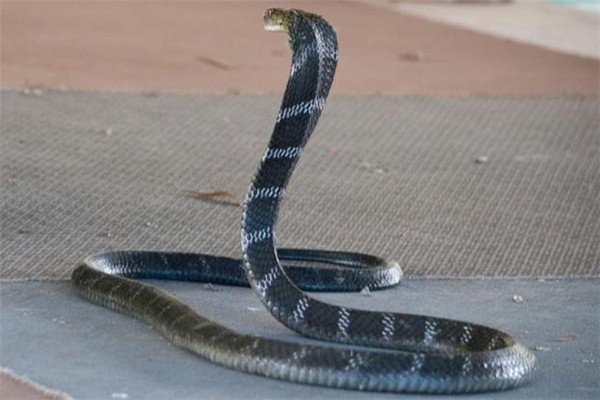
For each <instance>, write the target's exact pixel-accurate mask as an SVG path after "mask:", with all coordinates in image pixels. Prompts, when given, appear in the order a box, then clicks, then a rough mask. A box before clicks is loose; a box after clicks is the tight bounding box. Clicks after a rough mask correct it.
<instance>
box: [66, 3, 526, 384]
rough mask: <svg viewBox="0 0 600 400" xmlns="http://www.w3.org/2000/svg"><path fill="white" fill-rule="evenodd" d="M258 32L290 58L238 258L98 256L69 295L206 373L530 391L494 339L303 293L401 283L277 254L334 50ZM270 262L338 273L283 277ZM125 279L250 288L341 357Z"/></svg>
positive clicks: (315, 36)
mask: <svg viewBox="0 0 600 400" xmlns="http://www.w3.org/2000/svg"><path fill="white" fill-rule="evenodd" d="M264 21H265V28H266V29H267V30H274V31H284V32H286V33H287V34H288V39H289V45H290V47H291V49H292V51H293V58H292V66H291V71H290V77H289V80H288V83H287V88H286V90H285V93H284V96H283V102H282V105H281V108H280V111H279V114H278V116H277V121H276V124H275V128H274V131H273V134H272V136H271V139H270V142H269V145H268V148H267V150H266V151H265V153H264V155H263V158H262V161H261V163H260V166H259V169H258V172H257V173H256V175H255V176H254V178H253V180H252V183H251V185H250V188H249V190H248V192H247V195H246V198H245V201H244V204H243V213H242V229H241V245H242V254H243V259H242V260H241V261H240V260H233V259H228V258H224V257H214V256H208V255H200V254H191V253H162V252H148V251H120V252H113V253H105V254H100V255H96V256H91V257H88V258H86V259H84V260H83V261H81V262H80V263H79V265H78V266H77V268H76V269H75V270H74V272H73V275H72V283H73V285H74V288H75V290H76V292H77V293H78V294H79V295H81V296H82V297H84V298H86V299H88V300H91V301H93V302H95V303H98V304H101V305H103V306H106V307H108V308H111V309H114V310H117V311H120V312H123V313H126V314H129V315H132V316H134V317H136V318H139V319H141V320H143V321H146V322H148V323H149V324H151V325H152V326H153V327H154V328H155V329H156V330H158V331H159V332H160V333H162V334H163V335H164V336H165V337H167V338H168V339H169V340H170V341H172V342H173V343H174V344H176V345H178V346H180V347H183V348H185V349H187V350H190V351H192V352H194V353H197V354H199V355H200V356H202V357H205V358H207V359H209V360H210V361H212V362H214V363H217V364H220V365H222V366H225V367H229V368H233V369H236V370H239V371H244V372H248V373H254V374H258V375H263V376H266V377H270V378H277V379H282V380H287V381H291V382H301V383H306V384H312V385H322V386H329V387H334V388H343V389H356V390H369V391H388V392H420V393H458V392H475V391H492V390H502V389H508V388H512V387H515V386H518V385H520V384H522V383H524V382H526V381H528V380H530V379H531V377H532V375H533V373H534V370H535V357H534V356H533V354H532V353H531V352H530V351H529V350H528V349H527V348H526V347H524V346H523V345H521V344H520V343H518V342H517V341H516V340H515V339H514V338H513V337H511V336H509V335H508V334H506V333H504V332H501V331H498V330H496V329H493V328H489V327H486V326H481V325H476V324H472V323H468V322H462V321H454V320H449V319H442V318H436V317H429V316H423V315H412V314H400V313H391V312H385V313H383V312H374V311H366V310H360V309H352V308H347V307H339V306H334V305H331V304H328V303H325V302H322V301H319V300H317V299H315V298H313V297H310V296H308V295H307V294H306V293H305V292H304V291H303V290H302V289H312V290H360V289H361V288H363V287H365V286H367V287H369V288H372V289H378V288H385V287H389V286H393V285H395V284H397V283H398V281H399V280H400V278H401V274H402V273H401V270H400V268H399V267H398V265H397V264H396V263H393V262H387V261H385V260H383V259H381V258H378V257H375V256H370V255H366V254H358V253H344V252H330V251H321V250H300V249H296V250H294V249H279V250H277V249H276V247H275V231H274V228H275V225H276V222H277V215H278V210H279V206H280V201H281V199H282V197H283V195H284V191H285V188H286V186H287V183H288V180H289V178H290V176H291V174H292V171H293V169H294V166H295V164H296V162H297V160H298V158H299V156H300V154H301V153H302V150H303V149H304V146H305V145H306V142H307V140H308V138H309V136H310V135H311V133H312V132H313V130H314V128H315V126H316V124H317V121H318V119H319V116H320V114H321V111H322V110H323V107H324V106H325V102H326V99H327V95H328V93H329V89H330V87H331V84H332V82H333V76H334V73H335V69H336V65H337V60H338V49H337V38H336V34H335V31H334V30H333V28H332V27H331V26H330V25H329V24H328V23H327V22H326V21H325V20H324V19H323V18H322V17H320V16H318V15H315V14H311V13H307V12H304V11H300V10H288V9H285V10H284V9H269V10H267V12H266V13H265V17H264ZM280 260H283V261H286V260H303V261H313V262H320V263H328V264H334V265H335V266H336V267H335V268H323V269H307V268H296V267H293V266H292V267H288V266H286V267H282V265H281V262H280ZM240 265H241V267H240ZM130 278H161V279H180V280H194V281H205V282H207V281H208V282H215V283H221V284H233V285H248V282H249V283H250V286H251V287H252V288H253V290H254V291H255V292H256V294H257V295H258V296H259V298H260V299H261V301H262V303H263V304H264V306H265V307H266V308H267V309H268V310H269V312H270V313H271V314H272V315H273V316H274V317H275V318H277V319H278V320H279V321H280V322H281V323H283V324H284V325H285V326H287V327H288V328H290V329H292V330H293V331H295V332H298V333H300V334H302V335H305V336H307V337H310V338H314V339H319V340H323V341H330V342H339V343H342V344H345V345H350V347H342V348H340V347H339V346H337V347H334V346H326V345H306V344H298V343H292V342H282V341H278V340H273V339H269V338H264V337H259V336H252V335H242V334H239V333H236V332H234V331H232V330H230V329H228V328H226V327H224V326H221V325H219V324H217V323H215V322H213V321H210V320H208V319H206V318H204V317H202V316H200V315H199V314H197V313H196V312H195V311H194V310H192V309H191V308H190V307H188V306H187V305H185V304H183V303H181V302H180V301H178V300H177V299H175V298H174V297H173V296H171V295H170V294H168V293H166V292H164V291H162V290H160V289H158V288H156V287H154V286H151V285H147V284H144V283H141V282H139V281H136V280H133V279H130ZM352 346H360V347H352Z"/></svg>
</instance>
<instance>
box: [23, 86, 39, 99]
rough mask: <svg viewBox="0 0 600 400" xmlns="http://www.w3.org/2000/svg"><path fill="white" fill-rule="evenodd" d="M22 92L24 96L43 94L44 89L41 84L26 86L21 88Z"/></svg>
mask: <svg viewBox="0 0 600 400" xmlns="http://www.w3.org/2000/svg"><path fill="white" fill-rule="evenodd" d="M23 94H24V95H25V96H37V97H40V96H43V95H44V90H43V89H42V87H41V86H26V87H24V88H23Z"/></svg>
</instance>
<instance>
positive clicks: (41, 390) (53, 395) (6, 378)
mask: <svg viewBox="0 0 600 400" xmlns="http://www.w3.org/2000/svg"><path fill="white" fill-rule="evenodd" d="M0 398H2V400H73V398H72V397H71V396H69V395H68V394H66V393H62V392H59V391H55V390H52V389H48V388H46V387H44V386H42V385H40V384H39V383H36V382H34V381H32V380H31V379H29V378H26V377H23V376H19V375H17V374H15V373H14V372H13V371H11V370H10V369H8V368H2V367H0Z"/></svg>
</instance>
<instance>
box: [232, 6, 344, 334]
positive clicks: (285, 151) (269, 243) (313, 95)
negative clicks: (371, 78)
mask: <svg viewBox="0 0 600 400" xmlns="http://www.w3.org/2000/svg"><path fill="white" fill-rule="evenodd" d="M293 24H294V26H293V27H292V29H290V30H289V39H290V47H291V49H292V51H293V57H292V65H291V69H290V76H289V80H288V83H287V87H286V90H285V93H284V96H283V101H282V103H281V107H280V109H279V114H278V115H277V120H276V123H275V127H274V130H273V134H272V135H271V139H270V141H269V145H268V147H267V149H266V151H265V153H264V155H263V158H262V161H261V163H260V166H259V168H258V171H257V173H256V174H255V176H254V178H253V180H252V183H251V185H250V188H249V190H248V192H247V194H246V199H245V201H244V206H243V213H242V232H241V234H242V254H243V260H244V262H243V266H244V269H245V271H246V275H247V276H248V280H249V281H250V284H251V286H252V287H253V288H254V290H255V292H257V293H258V295H259V297H260V299H261V300H262V301H263V303H264V304H265V305H266V306H267V308H268V309H269V310H270V311H271V313H272V314H273V315H274V316H275V317H276V318H278V319H279V320H281V321H282V322H283V320H284V319H286V318H285V316H284V315H282V313H283V314H286V313H285V312H284V310H283V309H282V308H286V307H285V305H286V304H290V305H291V304H293V303H294V302H295V301H297V300H298V298H299V297H301V296H302V295H303V294H302V292H300V291H299V290H298V289H297V288H296V287H295V286H294V285H293V283H291V281H289V279H288V278H287V276H286V275H285V272H284V271H283V269H282V268H281V265H280V263H279V260H278V257H277V251H276V248H275V230H274V229H275V225H276V223H277V215H278V211H279V205H280V203H281V199H282V197H283V194H284V192H285V188H286V186H287V183H288V181H289V179H290V177H291V175H292V172H293V170H294V167H295V165H296V162H297V160H298V158H299V156H300V154H301V153H302V150H303V149H304V146H305V145H306V142H307V141H308V139H309V138H310V135H311V134H312V132H313V130H314V128H315V126H316V124H317V121H318V119H319V117H320V115H321V111H322V110H323V108H324V106H325V102H326V99H327V96H328V94H329V89H330V87H331V84H332V82H333V76H334V74H335V68H336V65H337V58H338V50H337V38H336V34H335V31H334V30H333V28H332V27H331V26H330V25H329V24H328V23H327V22H326V21H325V20H324V19H322V18H321V17H319V16H316V15H313V14H308V13H303V12H299V13H296V14H295V15H294V20H293ZM284 293H285V294H284ZM282 296H283V298H282ZM286 296H287V298H288V299H287V300H286ZM290 296H291V297H293V298H289V297H290Z"/></svg>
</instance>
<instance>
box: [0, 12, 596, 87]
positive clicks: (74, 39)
mask: <svg viewBox="0 0 600 400" xmlns="http://www.w3.org/2000/svg"><path fill="white" fill-rule="evenodd" d="M274 5H277V3H275V2H270V1H252V2H247V1H228V2H169V1H161V2H152V3H147V2H143V3H142V2H108V3H107V2H55V1H53V2H37V1H20V2H3V3H2V14H1V22H2V24H1V25H2V32H1V33H2V42H1V45H2V83H3V85H4V86H5V87H13V88H22V87H27V86H40V87H48V88H66V89H85V90H102V91H167V92H249V93H279V92H281V90H282V87H283V85H284V82H285V81H286V79H287V73H288V69H289V58H290V54H289V50H288V49H287V44H286V40H285V38H284V37H282V35H277V34H273V33H269V32H265V31H264V30H263V28H262V14H263V12H264V10H265V9H266V8H268V7H271V6H274ZM285 5H286V6H290V7H300V8H304V9H307V10H311V11H314V12H317V13H320V14H322V15H324V16H325V17H326V18H327V19H328V20H329V21H330V22H331V23H332V24H333V25H334V27H335V28H336V29H337V32H338V37H339V44H340V54H341V61H340V64H339V67H338V73H337V77H336V82H335V83H334V87H333V92H334V93H345V94H348V93H388V94H400V93H414V94H493V95H503V94H513V95H523V94H527V95H559V94H560V95H562V94H586V95H597V94H598V92H599V87H600V61H598V60H593V59H587V58H583V57H577V56H572V55H567V54H563V53H560V52H555V51H552V50H546V49H543V48H540V47H536V46H532V45H526V44H519V43H516V42H511V41H509V40H505V39H500V38H496V37H492V36H486V35H482V34H478V33H474V32H471V31H468V30H465V29H461V28H456V27H452V26H448V25H444V24H441V23H436V22H431V21H427V20H424V19H421V18H418V17H412V16H408V15H404V14H401V13H397V12H392V11H389V10H386V9H384V8H382V7H378V6H374V5H369V4H365V3H360V2H352V1H350V2H348V1H346V2H345V1H331V2H319V1H316V2H315V1H313V2H311V1H307V2H301V3H300V2H285Z"/></svg>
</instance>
